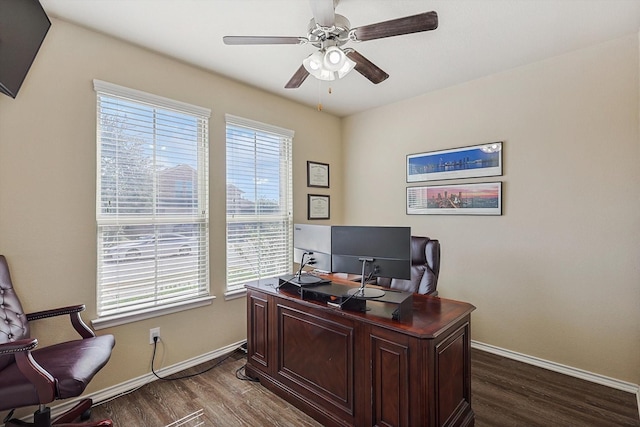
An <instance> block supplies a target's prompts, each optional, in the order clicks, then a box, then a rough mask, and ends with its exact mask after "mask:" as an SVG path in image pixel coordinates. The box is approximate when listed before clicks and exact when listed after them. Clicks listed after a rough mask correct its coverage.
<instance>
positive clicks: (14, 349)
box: [0, 338, 38, 355]
mask: <svg viewBox="0 0 640 427" xmlns="http://www.w3.org/2000/svg"><path fill="white" fill-rule="evenodd" d="M37 346H38V340H37V339H35V338H25V339H23V340H17V341H13V342H7V343H2V344H0V355H4V354H13V353H19V352H21V351H31V350H33V349H34V348H36V347H37Z"/></svg>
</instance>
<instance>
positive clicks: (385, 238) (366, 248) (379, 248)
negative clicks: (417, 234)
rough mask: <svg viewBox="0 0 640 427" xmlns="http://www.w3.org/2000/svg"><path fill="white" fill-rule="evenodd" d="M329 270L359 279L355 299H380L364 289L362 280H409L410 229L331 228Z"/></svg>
mask: <svg viewBox="0 0 640 427" xmlns="http://www.w3.org/2000/svg"><path fill="white" fill-rule="evenodd" d="M331 268H332V271H334V272H340V273H352V274H361V275H362V278H361V286H360V288H358V289H356V290H355V291H354V292H355V294H356V296H360V297H364V298H376V297H380V296H383V295H384V291H381V290H379V289H371V288H367V289H365V283H366V277H365V276H373V277H390V278H397V279H411V227H376V226H333V227H332V228H331Z"/></svg>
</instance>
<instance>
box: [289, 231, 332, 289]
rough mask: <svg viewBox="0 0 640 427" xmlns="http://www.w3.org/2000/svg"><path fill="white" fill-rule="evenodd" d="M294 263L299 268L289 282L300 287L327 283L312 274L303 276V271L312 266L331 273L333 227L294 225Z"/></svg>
mask: <svg viewBox="0 0 640 427" xmlns="http://www.w3.org/2000/svg"><path fill="white" fill-rule="evenodd" d="M293 261H294V262H296V263H298V264H299V268H298V270H297V272H296V273H295V274H293V275H292V276H291V278H288V279H287V280H286V281H287V282H290V283H294V284H296V285H300V286H304V285H314V284H318V283H321V282H326V279H321V278H319V277H316V276H312V275H310V274H308V275H303V274H302V269H303V267H305V266H311V267H313V268H314V269H315V270H318V271H321V272H327V273H328V272H331V226H329V225H313V224H294V226H293Z"/></svg>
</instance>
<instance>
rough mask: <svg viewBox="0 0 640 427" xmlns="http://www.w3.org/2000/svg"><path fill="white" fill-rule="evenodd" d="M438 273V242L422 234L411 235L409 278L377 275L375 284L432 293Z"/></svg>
mask: <svg viewBox="0 0 640 427" xmlns="http://www.w3.org/2000/svg"><path fill="white" fill-rule="evenodd" d="M439 273H440V242H439V241H438V240H435V239H430V238H428V237H422V236H411V279H410V280H406V279H390V278H385V277H379V278H378V279H377V284H378V285H380V286H383V287H386V288H391V289H397V290H399V291H405V292H413V293H417V294H423V295H428V294H434V293H435V292H436V290H437V286H438V275H439Z"/></svg>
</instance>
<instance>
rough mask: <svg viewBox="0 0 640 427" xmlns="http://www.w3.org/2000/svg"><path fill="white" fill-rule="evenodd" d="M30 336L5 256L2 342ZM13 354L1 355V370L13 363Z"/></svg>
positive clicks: (0, 290) (0, 273) (0, 278)
mask: <svg viewBox="0 0 640 427" xmlns="http://www.w3.org/2000/svg"><path fill="white" fill-rule="evenodd" d="M23 338H29V322H28V321H27V317H26V316H25V314H24V311H23V310H22V304H20V300H19V299H18V296H17V295H16V293H15V291H14V290H13V283H12V282H11V276H10V275H9V268H8V267H7V264H6V260H5V259H4V257H2V258H0V344H6V343H10V342H14V341H17V340H21V339H23ZM13 360H14V356H13V354H7V355H1V356H0V370H2V369H3V368H4V367H5V366H7V365H9V364H10V363H13Z"/></svg>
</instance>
